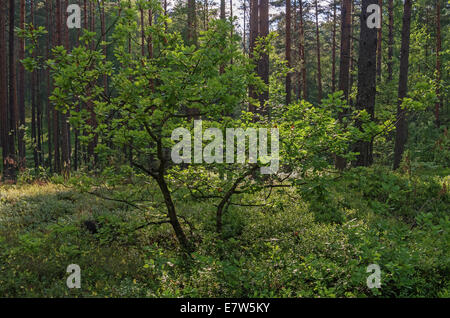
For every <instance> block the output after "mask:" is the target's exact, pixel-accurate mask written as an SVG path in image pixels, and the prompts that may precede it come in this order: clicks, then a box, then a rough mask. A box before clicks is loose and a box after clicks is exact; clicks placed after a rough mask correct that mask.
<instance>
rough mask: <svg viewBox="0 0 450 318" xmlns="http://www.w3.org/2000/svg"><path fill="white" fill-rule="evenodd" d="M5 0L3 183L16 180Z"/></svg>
mask: <svg viewBox="0 0 450 318" xmlns="http://www.w3.org/2000/svg"><path fill="white" fill-rule="evenodd" d="M7 10H8V8H7V0H0V69H1V70H4V71H2V72H0V129H1V144H2V163H3V175H2V178H3V180H4V181H11V182H14V181H15V179H16V171H15V164H16V163H15V154H14V136H13V135H12V134H10V133H9V132H10V121H9V117H8V116H9V113H10V107H9V104H8V91H7V89H8V79H7V72H6V69H7V64H8V63H7V49H6V27H5V26H6V16H7Z"/></svg>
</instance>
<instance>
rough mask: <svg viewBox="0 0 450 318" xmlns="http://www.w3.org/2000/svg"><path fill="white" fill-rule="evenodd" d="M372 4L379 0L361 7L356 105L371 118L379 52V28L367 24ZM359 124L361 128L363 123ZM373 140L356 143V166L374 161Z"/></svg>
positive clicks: (373, 113) (368, 2)
mask: <svg viewBox="0 0 450 318" xmlns="http://www.w3.org/2000/svg"><path fill="white" fill-rule="evenodd" d="M371 4H378V0H363V1H362V8H361V10H362V11H361V31H360V38H359V58H358V95H357V98H356V107H357V109H359V110H366V111H367V113H368V114H369V115H370V119H371V120H374V117H375V95H376V72H377V69H376V66H377V61H376V57H377V56H376V53H377V29H375V28H369V27H368V26H367V19H368V17H369V13H368V12H367V7H368V6H369V5H371ZM357 125H358V126H359V127H360V129H361V123H360V122H359V121H358V122H357ZM372 146H373V142H372V141H359V142H358V143H357V144H356V149H355V152H359V155H358V157H357V159H356V162H355V165H356V166H365V167H368V166H370V165H371V164H372V163H373V147H372Z"/></svg>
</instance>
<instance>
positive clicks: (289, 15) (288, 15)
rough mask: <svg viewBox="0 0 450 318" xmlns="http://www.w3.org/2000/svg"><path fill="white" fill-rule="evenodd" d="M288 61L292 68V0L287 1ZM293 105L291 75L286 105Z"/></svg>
mask: <svg viewBox="0 0 450 318" xmlns="http://www.w3.org/2000/svg"><path fill="white" fill-rule="evenodd" d="M286 61H287V66H288V67H289V68H290V67H291V63H292V62H291V0H286ZM290 103H291V73H290V72H289V73H288V74H287V75H286V105H289V104H290Z"/></svg>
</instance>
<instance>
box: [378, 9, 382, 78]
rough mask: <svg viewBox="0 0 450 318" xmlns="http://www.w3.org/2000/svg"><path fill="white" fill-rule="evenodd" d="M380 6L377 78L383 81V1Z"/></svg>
mask: <svg viewBox="0 0 450 318" xmlns="http://www.w3.org/2000/svg"><path fill="white" fill-rule="evenodd" d="M378 5H379V6H380V23H381V27H380V28H379V29H378V35H377V77H378V80H381V67H382V65H381V63H382V57H383V52H382V43H383V42H382V39H383V0H378Z"/></svg>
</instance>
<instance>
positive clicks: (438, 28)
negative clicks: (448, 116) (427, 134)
mask: <svg viewBox="0 0 450 318" xmlns="http://www.w3.org/2000/svg"><path fill="white" fill-rule="evenodd" d="M441 50H442V39H441V3H440V0H436V75H437V79H436V81H437V84H436V96H437V97H438V101H437V102H436V105H435V112H434V113H435V119H436V126H437V127H438V128H439V127H440V126H441V120H440V118H439V117H440V109H441V108H442V105H443V103H444V101H443V96H442V94H441V88H440V86H441V79H442V73H441V72H442V70H441Z"/></svg>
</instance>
